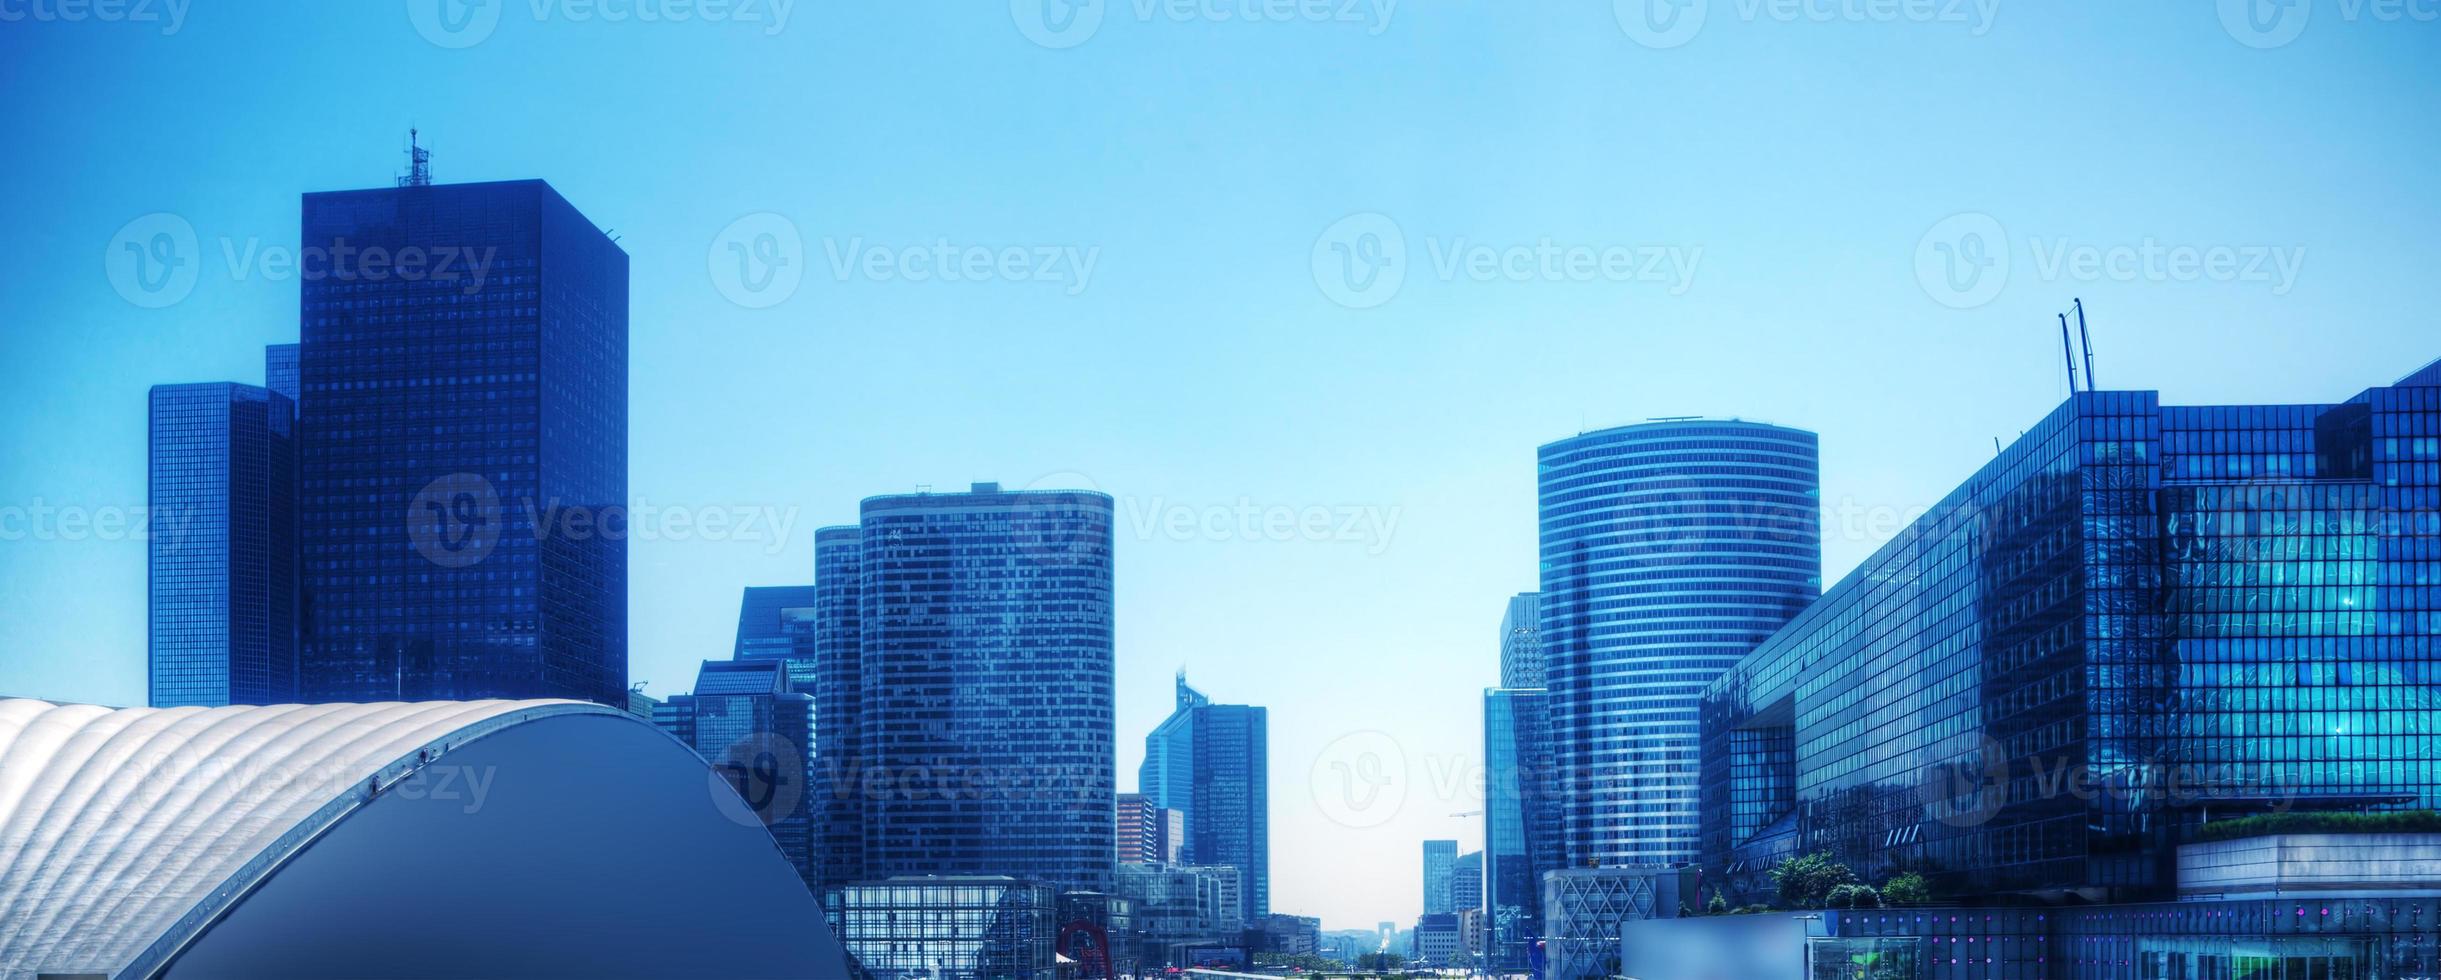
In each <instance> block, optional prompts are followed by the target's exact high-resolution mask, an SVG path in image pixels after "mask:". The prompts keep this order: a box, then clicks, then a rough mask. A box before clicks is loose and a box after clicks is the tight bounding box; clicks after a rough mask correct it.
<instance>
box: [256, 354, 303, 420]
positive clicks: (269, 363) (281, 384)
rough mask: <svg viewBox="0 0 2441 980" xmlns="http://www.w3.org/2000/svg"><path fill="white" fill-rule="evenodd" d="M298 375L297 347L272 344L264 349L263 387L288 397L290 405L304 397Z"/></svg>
mask: <svg viewBox="0 0 2441 980" xmlns="http://www.w3.org/2000/svg"><path fill="white" fill-rule="evenodd" d="M299 380H300V379H299V377H298V375H297V345H295V344H272V345H270V346H267V347H265V348H263V387H265V388H269V389H271V390H273V391H276V392H279V393H280V394H283V395H286V396H288V401H289V404H290V405H292V406H293V405H294V404H295V403H296V402H297V400H298V399H299V398H301V397H303V395H304V392H303V391H302V390H301V389H299V387H298V383H299Z"/></svg>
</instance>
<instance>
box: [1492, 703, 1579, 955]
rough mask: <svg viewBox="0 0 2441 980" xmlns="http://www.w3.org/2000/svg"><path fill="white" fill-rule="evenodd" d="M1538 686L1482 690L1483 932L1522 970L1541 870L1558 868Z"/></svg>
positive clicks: (1538, 917)
mask: <svg viewBox="0 0 2441 980" xmlns="http://www.w3.org/2000/svg"><path fill="white" fill-rule="evenodd" d="M1546 705H1547V701H1546V695H1545V694H1544V693H1543V691H1542V690H1541V689H1539V688H1529V689H1514V688H1494V689H1492V690H1488V691H1485V692H1483V758H1484V787H1483V790H1484V792H1483V798H1484V802H1483V810H1484V813H1483V817H1484V821H1483V908H1484V918H1483V930H1484V940H1485V952H1486V954H1487V956H1488V958H1489V959H1490V961H1491V965H1492V966H1494V967H1497V968H1500V969H1524V968H1525V967H1526V966H1527V965H1529V964H1528V958H1529V957H1530V956H1531V955H1532V953H1533V942H1534V940H1535V938H1537V937H1539V936H1540V935H1541V934H1542V926H1543V901H1542V877H1543V872H1545V871H1550V870H1553V869H1556V868H1558V867H1560V866H1561V864H1562V861H1563V858H1562V856H1561V840H1560V810H1559V803H1560V801H1559V798H1558V797H1557V796H1556V795H1554V793H1553V791H1552V790H1553V787H1552V785H1551V784H1552V779H1553V773H1552V764H1551V727H1550V719H1549V717H1548V712H1547V711H1546Z"/></svg>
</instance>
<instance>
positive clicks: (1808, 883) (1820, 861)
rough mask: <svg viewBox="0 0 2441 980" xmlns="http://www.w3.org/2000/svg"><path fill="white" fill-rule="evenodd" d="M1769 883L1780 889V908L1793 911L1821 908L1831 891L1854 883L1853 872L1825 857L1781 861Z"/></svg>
mask: <svg viewBox="0 0 2441 980" xmlns="http://www.w3.org/2000/svg"><path fill="white" fill-rule="evenodd" d="M1771 880H1772V883H1773V884H1775V885H1777V886H1779V889H1780V904H1781V905H1783V906H1786V907H1788V908H1792V909H1818V908H1821V907H1822V905H1823V902H1825V901H1826V900H1828V899H1829V897H1830V894H1831V889H1834V888H1837V887H1839V886H1841V885H1853V884H1856V883H1857V878H1856V872H1855V871H1853V870H1850V869H1849V868H1848V866H1847V865H1844V864H1841V863H1839V862H1837V861H1833V860H1831V856H1830V855H1829V854H1827V853H1821V854H1808V855H1805V856H1804V857H1793V858H1789V859H1787V860H1785V861H1782V862H1780V864H1779V866H1777V867H1774V868H1772V869H1771Z"/></svg>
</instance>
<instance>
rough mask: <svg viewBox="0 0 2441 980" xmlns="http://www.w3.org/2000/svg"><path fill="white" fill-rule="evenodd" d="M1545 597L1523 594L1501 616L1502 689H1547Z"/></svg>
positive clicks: (1518, 595) (1536, 593)
mask: <svg viewBox="0 0 2441 980" xmlns="http://www.w3.org/2000/svg"><path fill="white" fill-rule="evenodd" d="M1542 598H1543V594H1542V593H1540V592H1520V593H1518V594H1516V595H1515V596H1511V597H1510V598H1509V608H1508V612H1506V613H1504V614H1502V615H1501V617H1500V686H1502V687H1516V688H1527V687H1533V688H1539V687H1541V686H1543V642H1542Z"/></svg>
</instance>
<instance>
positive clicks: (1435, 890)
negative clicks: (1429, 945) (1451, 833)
mask: <svg viewBox="0 0 2441 980" xmlns="http://www.w3.org/2000/svg"><path fill="white" fill-rule="evenodd" d="M1457 870H1458V842H1457V841H1454V840H1428V841H1425V842H1424V914H1425V915H1442V914H1445V913H1449V912H1454V911H1456V909H1454V908H1453V907H1452V906H1451V905H1450V901H1449V897H1450V891H1449V881H1450V875H1452V874H1454V873H1456V871H1457Z"/></svg>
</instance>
